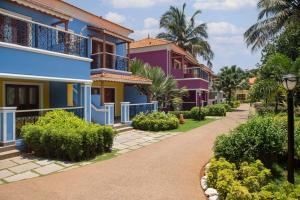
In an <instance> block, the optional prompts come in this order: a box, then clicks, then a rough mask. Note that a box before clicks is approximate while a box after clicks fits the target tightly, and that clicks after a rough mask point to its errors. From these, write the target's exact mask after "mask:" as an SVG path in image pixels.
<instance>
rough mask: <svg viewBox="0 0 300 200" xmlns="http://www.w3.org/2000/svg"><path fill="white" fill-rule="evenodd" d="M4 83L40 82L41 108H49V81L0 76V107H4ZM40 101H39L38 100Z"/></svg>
mask: <svg viewBox="0 0 300 200" xmlns="http://www.w3.org/2000/svg"><path fill="white" fill-rule="evenodd" d="M4 83H9V84H26V83H28V84H33V83H34V84H41V87H42V90H43V97H42V102H43V108H49V82H41V81H32V80H19V79H1V78H0V97H1V98H0V107H4V106H5V105H4V102H3V99H4V87H3V86H4ZM40 103H41V102H40Z"/></svg>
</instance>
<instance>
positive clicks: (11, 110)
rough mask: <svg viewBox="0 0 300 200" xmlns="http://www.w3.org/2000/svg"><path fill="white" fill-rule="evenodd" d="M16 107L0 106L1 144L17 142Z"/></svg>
mask: <svg viewBox="0 0 300 200" xmlns="http://www.w3.org/2000/svg"><path fill="white" fill-rule="evenodd" d="M16 109H17V108H16V107H3V108H0V146H6V145H11V144H15V141H16Z"/></svg>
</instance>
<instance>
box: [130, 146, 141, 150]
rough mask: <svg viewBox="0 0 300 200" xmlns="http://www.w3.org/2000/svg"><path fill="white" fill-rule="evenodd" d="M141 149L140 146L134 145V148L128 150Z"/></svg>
mask: <svg viewBox="0 0 300 200" xmlns="http://www.w3.org/2000/svg"><path fill="white" fill-rule="evenodd" d="M141 147H142V146H139V145H135V146H131V147H129V148H128V149H131V150H135V149H139V148H141Z"/></svg>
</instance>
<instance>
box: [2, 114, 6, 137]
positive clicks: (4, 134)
mask: <svg viewBox="0 0 300 200" xmlns="http://www.w3.org/2000/svg"><path fill="white" fill-rule="evenodd" d="M2 120H3V143H5V142H6V141H7V112H6V111H3V119H2Z"/></svg>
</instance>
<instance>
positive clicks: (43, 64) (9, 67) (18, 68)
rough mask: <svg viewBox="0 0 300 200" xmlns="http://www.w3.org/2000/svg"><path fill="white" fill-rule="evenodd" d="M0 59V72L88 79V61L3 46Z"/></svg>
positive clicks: (0, 49) (0, 48)
mask: <svg viewBox="0 0 300 200" xmlns="http://www.w3.org/2000/svg"><path fill="white" fill-rule="evenodd" d="M12 55H13V56H12ZM0 60H1V63H0V72H1V73H13V74H25V75H36V76H48V77H61V78H73V79H87V80H88V79H90V62H85V61H79V60H75V59H69V58H63V57H57V56H50V55H44V54H39V53H33V52H28V51H22V50H17V49H11V48H5V47H0Z"/></svg>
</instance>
